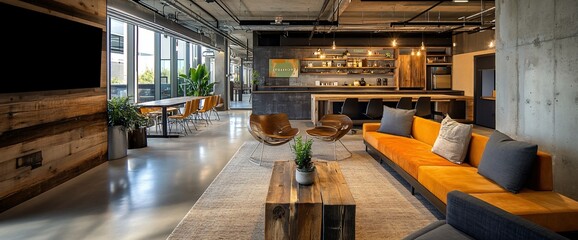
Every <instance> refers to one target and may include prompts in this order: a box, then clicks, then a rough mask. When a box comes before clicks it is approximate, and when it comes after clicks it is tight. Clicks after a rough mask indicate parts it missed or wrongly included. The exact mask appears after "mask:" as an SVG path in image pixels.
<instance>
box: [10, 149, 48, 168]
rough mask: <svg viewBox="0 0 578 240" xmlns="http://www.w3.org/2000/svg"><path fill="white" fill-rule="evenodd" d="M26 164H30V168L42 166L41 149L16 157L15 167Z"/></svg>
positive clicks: (25, 165)
mask: <svg viewBox="0 0 578 240" xmlns="http://www.w3.org/2000/svg"><path fill="white" fill-rule="evenodd" d="M28 166H30V167H31V169H35V168H38V167H40V166H42V151H38V152H33V153H30V154H28V155H24V156H22V157H19V158H16V169H18V168H21V167H28Z"/></svg>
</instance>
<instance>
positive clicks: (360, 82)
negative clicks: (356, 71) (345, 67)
mask: <svg viewBox="0 0 578 240" xmlns="http://www.w3.org/2000/svg"><path fill="white" fill-rule="evenodd" d="M365 84H366V82H365V79H363V78H361V81H359V86H365Z"/></svg>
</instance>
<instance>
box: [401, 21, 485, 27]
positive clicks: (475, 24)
mask: <svg viewBox="0 0 578 240" xmlns="http://www.w3.org/2000/svg"><path fill="white" fill-rule="evenodd" d="M480 25H482V22H463V21H446V22H392V23H390V26H392V27H393V26H480Z"/></svg>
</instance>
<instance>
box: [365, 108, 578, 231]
mask: <svg viewBox="0 0 578 240" xmlns="http://www.w3.org/2000/svg"><path fill="white" fill-rule="evenodd" d="M379 125H380V123H365V124H363V139H364V140H365V142H366V143H367V144H368V145H371V146H373V148H375V149H377V151H379V152H380V153H381V154H382V155H383V156H385V157H387V158H388V159H389V160H391V161H392V162H393V163H395V164H396V165H398V166H399V167H400V168H401V169H403V170H404V171H405V172H406V173H408V174H409V175H411V176H412V177H413V178H415V179H417V182H419V183H420V184H421V185H422V186H423V187H425V188H426V189H427V190H428V191H429V192H431V193H432V194H433V195H434V196H435V197H437V198H438V199H439V200H441V201H442V202H443V203H446V200H447V198H446V196H447V193H448V192H450V191H452V190H460V191H462V192H466V193H470V194H472V195H474V196H475V197H477V198H480V199H482V200H484V201H486V202H488V203H490V204H492V205H496V206H497V207H499V208H502V209H504V210H505V211H508V212H511V213H513V214H515V215H520V216H522V217H524V218H526V219H529V220H531V221H534V222H536V223H538V224H540V225H542V226H545V227H547V228H550V229H552V230H554V231H557V232H560V231H578V202H577V201H574V200H572V199H570V198H567V197H565V196H563V195H561V194H559V193H556V192H553V191H552V189H553V177H552V156H551V155H549V154H548V153H545V152H542V151H538V160H537V161H536V164H535V165H534V168H533V170H532V175H531V176H530V178H529V179H528V183H527V188H525V189H523V190H522V192H520V193H518V194H513V193H510V192H508V191H507V190H505V189H503V188H502V187H500V186H499V185H498V184H496V183H494V182H493V181H491V180H489V179H487V178H485V177H483V176H482V175H480V174H478V169H477V167H478V166H479V164H480V162H481V161H482V156H483V153H484V150H485V147H486V143H487V142H488V140H489V137H487V136H483V135H479V134H476V133H472V138H471V140H470V144H469V149H468V155H467V158H466V162H465V163H463V164H460V165H458V164H454V163H452V162H450V161H448V160H446V159H444V158H443V157H441V156H439V155H437V154H435V153H432V152H431V148H432V146H433V144H434V142H435V140H436V139H437V136H438V134H439V130H440V126H441V125H440V123H438V122H435V121H432V120H429V119H424V118H420V117H414V120H413V124H412V132H411V135H412V137H413V138H408V137H401V136H396V135H390V134H384V133H379V132H377V129H379Z"/></svg>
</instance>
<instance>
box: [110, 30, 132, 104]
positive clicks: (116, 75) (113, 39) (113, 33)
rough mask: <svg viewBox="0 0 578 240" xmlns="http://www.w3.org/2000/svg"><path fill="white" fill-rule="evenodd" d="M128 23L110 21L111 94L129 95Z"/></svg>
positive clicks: (114, 95)
mask: <svg viewBox="0 0 578 240" xmlns="http://www.w3.org/2000/svg"><path fill="white" fill-rule="evenodd" d="M126 36H127V24H126V23H123V22H120V21H118V20H115V19H111V21H110V95H111V97H120V96H127V72H128V71H127V52H126V48H125V46H127V37H126Z"/></svg>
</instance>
